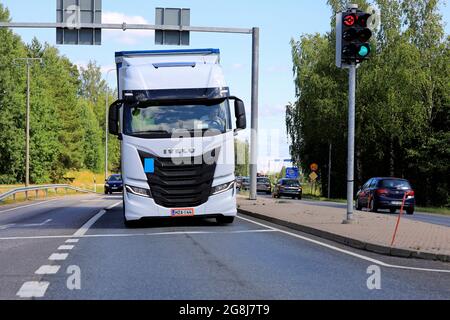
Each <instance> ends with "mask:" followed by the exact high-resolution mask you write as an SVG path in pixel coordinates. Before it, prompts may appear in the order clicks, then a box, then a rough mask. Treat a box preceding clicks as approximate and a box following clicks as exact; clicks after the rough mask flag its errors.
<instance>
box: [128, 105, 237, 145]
mask: <svg viewBox="0 0 450 320" xmlns="http://www.w3.org/2000/svg"><path fill="white" fill-rule="evenodd" d="M229 126H230V113H229V103H228V101H227V100H226V101H224V102H223V103H221V104H215V105H201V104H195V105H167V106H166V105H164V106H161V105H148V106H146V107H144V108H143V107H139V108H136V107H132V106H125V109H124V134H126V135H130V136H137V137H155V136H156V137H161V136H162V137H171V136H172V135H173V134H177V133H183V132H189V133H194V132H197V131H200V132H205V131H208V130H210V131H212V132H217V133H225V132H227V130H228V129H230V127H229Z"/></svg>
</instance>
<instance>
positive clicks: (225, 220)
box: [216, 216, 234, 224]
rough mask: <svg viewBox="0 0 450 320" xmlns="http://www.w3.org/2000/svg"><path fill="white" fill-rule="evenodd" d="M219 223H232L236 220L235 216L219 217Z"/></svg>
mask: <svg viewBox="0 0 450 320" xmlns="http://www.w3.org/2000/svg"><path fill="white" fill-rule="evenodd" d="M216 220H217V224H232V223H233V222H234V217H224V216H222V217H217V218H216Z"/></svg>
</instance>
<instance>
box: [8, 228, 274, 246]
mask: <svg viewBox="0 0 450 320" xmlns="http://www.w3.org/2000/svg"><path fill="white" fill-rule="evenodd" d="M267 232H278V231H277V230H268V229H263V230H240V231H176V232H158V233H125V234H120V233H117V234H89V235H84V236H81V237H80V238H82V239H88V238H132V237H152V236H170V235H190V234H191V235H202V234H204V235H208V234H245V233H267ZM71 237H72V236H35V237H5V238H0V240H5V241H6V240H47V239H62V238H71ZM68 240H73V239H68ZM68 240H66V242H67V241H68ZM75 240H78V239H75ZM67 243H71V242H67Z"/></svg>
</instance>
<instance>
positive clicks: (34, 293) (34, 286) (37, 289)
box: [17, 281, 50, 298]
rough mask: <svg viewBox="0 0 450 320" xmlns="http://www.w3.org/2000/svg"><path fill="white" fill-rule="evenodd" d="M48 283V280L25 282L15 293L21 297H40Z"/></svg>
mask: <svg viewBox="0 0 450 320" xmlns="http://www.w3.org/2000/svg"><path fill="white" fill-rule="evenodd" d="M49 285H50V282H37V281H29V282H25V283H24V284H23V285H22V287H21V288H20V289H19V291H18V292H17V295H18V296H19V297H21V298H42V297H43V296H44V295H45V291H47V288H48V286H49Z"/></svg>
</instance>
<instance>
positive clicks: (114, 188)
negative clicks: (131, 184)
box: [105, 174, 123, 194]
mask: <svg viewBox="0 0 450 320" xmlns="http://www.w3.org/2000/svg"><path fill="white" fill-rule="evenodd" d="M122 191H123V181H122V176H121V175H120V174H113V175H112V176H110V177H109V178H108V179H107V180H106V181H105V194H108V193H109V194H113V192H122Z"/></svg>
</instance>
